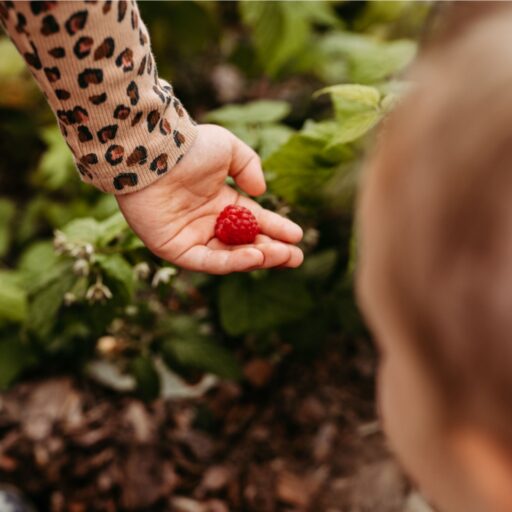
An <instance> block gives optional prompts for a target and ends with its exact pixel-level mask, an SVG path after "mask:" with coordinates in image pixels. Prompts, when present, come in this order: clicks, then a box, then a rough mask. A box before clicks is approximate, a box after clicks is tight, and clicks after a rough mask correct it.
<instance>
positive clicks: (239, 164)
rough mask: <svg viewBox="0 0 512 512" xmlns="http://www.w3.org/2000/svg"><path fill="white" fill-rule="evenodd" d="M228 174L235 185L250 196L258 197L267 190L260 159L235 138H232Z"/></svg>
mask: <svg viewBox="0 0 512 512" xmlns="http://www.w3.org/2000/svg"><path fill="white" fill-rule="evenodd" d="M229 174H230V176H232V177H233V179H234V180H235V183H236V184H237V185H238V186H239V187H240V188H241V189H242V190H243V191H244V192H247V194H249V195H251V196H259V195H261V194H263V192H265V190H266V189H267V186H266V184H265V177H264V175H263V170H262V168H261V160H260V157H259V156H258V154H257V153H256V151H254V150H253V149H252V148H251V147H250V146H248V145H247V144H246V143H245V142H242V141H241V140H240V139H239V138H237V137H234V141H233V152H232V160H231V165H230V169H229Z"/></svg>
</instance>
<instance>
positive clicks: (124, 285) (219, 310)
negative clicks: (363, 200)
mask: <svg viewBox="0 0 512 512" xmlns="http://www.w3.org/2000/svg"><path fill="white" fill-rule="evenodd" d="M379 4H380V2H379ZM385 4H386V5H382V6H380V7H378V8H377V7H375V6H373V7H372V5H373V4H372V3H371V2H369V3H366V4H365V5H364V6H363V7H359V6H358V9H355V10H354V12H355V14H349V15H345V13H346V12H352V11H351V10H350V9H346V7H347V4H346V3H342V2H323V1H319V2H302V1H301V2H260V1H256V2H245V1H244V2H238V3H237V4H234V8H233V7H232V6H231V5H232V4H228V5H226V4H224V3H211V2H209V3H203V2H196V3H187V2H182V3H180V2H176V3H171V4H169V5H166V6H162V7H161V6H160V5H159V4H155V5H156V6H154V5H152V4H151V3H147V4H144V5H143V6H142V9H143V10H144V11H146V12H147V14H148V16H147V18H146V19H147V20H149V24H150V31H151V32H152V34H153V35H154V37H153V42H154V44H153V47H154V48H155V49H156V51H157V52H160V55H158V56H157V57H158V60H159V62H162V63H163V64H162V66H163V69H164V70H166V71H168V72H169V73H171V74H172V73H175V77H176V80H177V84H175V85H177V86H176V90H177V91H180V88H181V89H182V90H183V92H184V93H185V95H186V94H187V92H189V91H196V90H197V88H198V87H199V86H201V87H203V85H204V84H208V83H209V81H210V75H211V74H212V69H214V68H216V67H218V66H219V64H221V65H222V66H225V65H229V66H232V67H233V66H236V67H237V73H238V74H239V75H240V76H242V78H243V83H245V84H246V88H245V89H244V91H243V92H242V93H241V94H240V96H239V98H238V100H237V101H236V102H235V103H232V104H228V105H222V106H219V105H218V103H216V102H215V101H212V100H211V99H210V97H207V95H205V94H203V95H202V96H201V97H200V99H198V100H197V101H198V102H199V104H198V105H196V106H195V105H193V104H191V105H189V108H191V109H194V108H196V109H197V117H198V118H200V119H201V120H202V121H207V122H214V123H218V124H221V125H223V126H225V127H226V128H228V129H229V130H231V131H233V132H234V133H235V134H236V135H237V136H239V137H240V138H242V139H243V140H245V141H246V142H247V143H248V144H249V145H251V146H252V147H253V148H254V149H255V150H256V151H257V152H258V153H259V154H260V155H261V157H262V162H263V167H264V170H265V174H266V178H267V183H268V192H267V193H266V194H265V196H264V197H263V198H262V199H261V201H262V203H264V205H265V206H266V207H268V208H274V209H275V210H276V211H278V212H279V213H281V214H283V215H292V216H293V217H294V218H295V220H297V221H298V222H299V223H300V224H301V225H302V226H303V227H304V230H305V236H304V242H303V249H304V251H305V253H306V260H305V263H304V265H303V266H302V267H301V268H300V269H297V270H294V271H282V270H275V271H259V272H253V273H250V274H240V275H230V276H225V277H222V278H220V277H212V276H206V275H201V274H193V273H189V272H184V271H180V270H179V269H176V268H174V267H173V266H171V265H168V264H167V263H165V262H162V261H159V260H158V259H157V258H155V257H154V256H153V255H151V254H150V253H149V252H148V251H147V250H146V249H145V248H144V247H143V245H142V243H141V242H140V240H138V238H137V237H136V236H135V235H134V234H133V233H132V232H131V231H130V229H129V228H128V226H127V225H126V222H125V221H124V219H123V217H122V216H121V215H120V214H119V213H118V210H117V205H116V202H115V200H114V199H113V198H112V197H111V196H106V195H102V194H101V193H99V192H98V191H96V190H94V189H92V188H90V187H87V186H85V185H82V184H81V183H80V182H79V180H78V179H77V178H75V177H74V176H73V174H74V172H75V171H74V170H73V165H72V163H71V156H70V154H69V151H68V149H67V146H66V144H65V142H64V141H63V139H62V137H61V135H60V132H59V130H58V128H57V126H56V124H55V121H54V120H53V118H52V117H51V116H50V113H49V111H48V109H47V107H46V106H45V104H44V100H43V98H42V97H41V95H39V96H37V95H35V96H33V90H34V88H33V84H31V82H29V81H28V80H27V73H26V70H25V68H24V67H22V66H21V60H20V58H18V56H17V53H16V52H15V51H14V48H13V47H12V45H10V43H8V42H7V41H6V40H5V39H0V56H1V57H2V58H1V59H0V77H1V80H0V82H1V83H0V92H2V100H1V101H0V109H1V110H0V113H1V114H7V115H1V116H0V145H1V148H0V149H1V150H2V154H3V155H4V158H3V159H2V162H0V166H1V167H2V168H1V169H0V171H2V172H0V180H2V181H1V182H0V183H1V184H2V187H4V186H5V187H6V188H5V190H7V191H9V192H8V193H3V196H4V197H1V198H0V388H5V387H6V386H9V385H11V384H12V383H13V382H15V381H16V380H17V379H20V378H22V377H23V375H24V374H25V373H27V372H34V371H64V372H69V371H84V372H85V373H86V374H87V375H89V376H90V377H91V378H94V379H96V380H98V381H99V382H101V383H102V384H103V385H105V386H109V387H112V388H114V389H116V390H118V391H120V392H127V391H129V392H136V393H138V394H139V395H140V396H141V397H143V398H145V399H148V400H150V399H152V398H154V397H156V396H158V395H159V394H161V395H162V396H165V397H169V396H195V395H196V394H197V393H200V392H202V391H204V390H205V389H208V386H209V385H211V382H212V381H211V378H210V377H211V375H210V374H215V375H217V376H220V377H222V378H230V379H241V378H243V371H242V366H243V364H244V361H245V360H246V359H247V358H251V357H253V356H254V355H258V357H261V356H268V357H272V358H274V359H275V358H278V357H281V354H283V353H285V352H287V351H288V350H289V347H292V349H293V350H294V351H295V352H296V353H297V354H301V353H305V354H314V353H315V352H316V351H318V350H319V347H320V346H321V344H322V342H323V340H325V339H327V338H328V337H332V335H333V334H335V335H336V336H338V337H340V338H342V337H343V336H344V335H355V334H358V333H360V332H361V330H362V329H363V327H362V324H361V322H360V320H359V317H358V314H357V308H356V306H355V303H354V300H353V293H352V274H353V269H354V265H355V260H356V251H355V242H354V240H355V238H356V237H355V234H354V232H353V213H352V209H353V199H354V196H355V193H356V190H357V183H358V180H359V172H360V168H361V161H362V158H363V157H364V153H365V150H366V147H367V144H368V142H369V141H370V140H371V134H372V132H373V130H374V128H375V127H376V126H377V125H378V124H379V122H380V121H381V120H382V118H383V117H384V116H385V115H386V114H387V112H389V111H390V110H391V109H392V108H393V106H394V104H395V103H396V101H397V99H398V98H399V97H400V95H401V94H402V93H403V91H404V90H406V84H404V83H403V82H401V81H400V80H399V77H398V74H399V73H400V72H401V71H402V70H403V69H405V68H406V67H407V66H408V64H409V63H410V61H411V59H412V58H413V56H414V54H415V43H414V41H413V40H412V39H411V38H409V36H410V35H411V34H415V33H416V32H417V28H418V27H419V22H418V20H419V19H421V18H422V17H423V16H424V14H425V7H424V6H423V5H419V4H416V3H407V2H405V3H401V4H400V6H398V5H394V4H393V2H391V3H389V2H386V3H385ZM390 4H393V5H390ZM348 7H350V4H349V5H348ZM161 9H164V10H165V12H169V13H172V14H173V15H175V16H170V15H169V16H167V17H162V16H161ZM237 12H238V14H239V18H238V19H237V18H236V14H237ZM189 14H190V16H189ZM409 19H411V20H413V22H411V23H409V22H408V21H407V20H409ZM176 20H178V21H176ZM187 20H193V23H194V24H195V25H197V26H201V27H203V28H204V31H205V33H207V37H206V39H205V40H204V39H203V38H202V37H198V36H197V34H198V31H197V30H196V27H195V26H194V27H191V26H189V25H187V23H189V21H187ZM169 24H170V26H171V29H168V28H169ZM173 24H176V25H179V27H175V26H174V25H173ZM383 27H384V29H385V30H384V29H383ZM415 27H416V28H415ZM174 28H176V30H174ZM415 30H416V32H415ZM170 34H173V35H172V36H171V35H170ZM188 35H190V38H189V39H187V37H188ZM178 36H179V37H178ZM205 41H207V46H208V49H207V51H206V49H205V44H206V43H205ZM169 48H172V49H173V50H175V51H176V60H173V59H172V58H171V59H169V60H170V61H171V62H170V63H166V61H165V58H166V57H167V53H168V51H169ZM190 48H194V49H195V50H194V51H197V52H200V51H201V52H202V51H203V50H205V51H204V53H202V54H201V57H200V58H199V57H198V58H197V60H194V58H192V57H191V56H190V51H191V50H190ZM254 56H256V61H257V65H256V68H255V66H254V61H255V59H254ZM216 59H217V60H216ZM180 66H181V67H180ZM222 66H221V69H225V68H222ZM203 68H204V69H203ZM161 69H162V68H161ZM184 76H185V78H183V77H184ZM190 77H192V78H190ZM170 78H173V76H171V77H170ZM187 80H188V82H187ZM198 84H199V85H198ZM205 87H206V86H205ZM294 88H295V89H300V90H301V91H302V94H301V95H299V97H300V98H301V99H300V100H297V96H294V95H293V94H291V93H290V90H295V89H294ZM17 90H19V91H21V92H20V95H17V93H16V91H17ZM313 90H316V93H315V94H314V95H311V94H310V91H313ZM31 91H32V92H31ZM304 91H306V92H304ZM21 93H22V94H21ZM327 98H328V100H327ZM301 101H302V102H304V104H302V103H300V102H301ZM34 105H35V106H34ZM302 113H304V114H302ZM20 146H23V147H26V148H27V152H26V154H23V155H22V157H23V158H20V154H19V152H18V151H13V150H12V148H19V147H20ZM11 167H12V168H11ZM2 190H3V188H2ZM284 347H288V348H287V349H286V350H285V349H284ZM202 376H203V377H202ZM186 379H192V380H193V381H194V382H198V384H197V385H190V384H188V383H187V381H186ZM198 379H199V380H198Z"/></svg>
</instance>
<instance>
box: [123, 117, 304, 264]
mask: <svg viewBox="0 0 512 512" xmlns="http://www.w3.org/2000/svg"><path fill="white" fill-rule="evenodd" d="M228 175H229V176H232V177H233V179H234V180H235V182H236V184H237V185H238V187H240V189H242V190H243V191H244V192H246V193H247V194H249V195H252V196H257V195H260V194H262V193H263V192H265V179H264V177H263V172H262V169H261V163H260V159H259V157H258V155H257V154H256V153H255V152H254V151H253V150H252V149H251V148H250V147H249V146H247V145H246V144H245V143H244V142H242V141H241V140H240V139H238V138H237V137H235V136H234V135H233V134H232V133H231V132H230V131H228V130H226V129H225V128H221V127H220V126H215V125H208V124H205V125H200V126H198V134H197V137H196V139H195V141H194V143H193V145H192V147H191V148H190V150H189V151H188V152H187V153H186V155H185V157H184V158H183V159H182V160H181V161H180V162H179V163H178V164H177V165H176V166H175V167H174V168H173V169H172V170H171V171H170V172H169V173H168V174H166V175H165V176H164V177H162V178H161V179H160V180H158V181H156V182H155V183H153V184H152V185H150V186H148V187H146V188H144V189H142V190H140V191H138V192H134V193H132V194H126V195H120V196H117V201H118V203H119V207H120V208H121V211H122V212H123V214H124V216H125V218H126V220H127V222H128V223H129V224H130V226H131V227H132V229H133V230H134V231H135V232H136V233H137V235H138V236H139V237H140V238H141V240H142V241H143V242H144V243H145V245H146V246H147V247H148V248H149V249H150V250H151V251H152V252H153V253H155V254H156V255H157V256H160V257H161V258H163V259H165V260H167V261H170V262H171V263H174V264H176V265H179V266H181V267H183V268H187V269H190V270H195V271H201V272H208V273H211V274H227V273H230V272H240V271H246V270H251V269H258V268H270V267H283V266H284V267H297V266H299V265H300V264H301V263H302V260H303V255H302V251H301V250H300V249H299V248H298V247H296V246H295V245H293V244H296V243H298V242H299V241H300V240H301V238H302V229H301V228H300V227H299V226H298V225H297V224H295V223H294V222H292V221H290V220H289V219H286V218H284V217H281V216H280V215H277V214H276V213H274V212H271V211H269V210H265V209H264V208H262V207H261V206H260V205H259V204H258V203H256V202H255V201H253V200H252V199H249V198H248V197H245V196H244V195H241V194H240V193H239V192H238V191H237V190H235V189H234V188H232V187H230V186H229V185H227V184H226V182H225V180H226V177H227V176H228ZM229 204H237V205H240V206H245V207H246V208H248V209H249V210H251V211H252V212H253V214H254V215H255V217H256V219H257V220H258V223H259V225H260V228H261V234H259V235H258V236H257V238H256V240H255V241H254V243H253V244H247V245H238V246H229V245H225V244H223V243H222V242H220V240H218V239H217V238H215V234H214V227H215V221H216V219H217V216H218V215H219V213H220V212H221V211H222V210H223V208H224V207H225V206H227V205H229Z"/></svg>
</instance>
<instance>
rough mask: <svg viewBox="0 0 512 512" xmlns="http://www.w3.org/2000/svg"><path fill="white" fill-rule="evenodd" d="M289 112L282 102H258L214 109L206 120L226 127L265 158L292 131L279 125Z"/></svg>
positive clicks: (288, 108) (283, 141)
mask: <svg viewBox="0 0 512 512" xmlns="http://www.w3.org/2000/svg"><path fill="white" fill-rule="evenodd" d="M289 113H290V105H289V104H288V103H286V102H285V101H276V100H273V101H270V100H258V101H252V102H250V103H246V104H245V105H227V106H224V107H221V108H219V109H217V110H213V111H211V112H209V113H208V114H207V115H206V116H205V121H208V122H212V123H217V124H221V125H223V126H225V127H226V128H228V129H229V130H231V131H232V132H233V133H234V134H235V135H237V136H238V137H240V138H241V139H242V140H244V141H245V142H246V143H247V144H249V146H252V147H253V148H254V149H255V150H256V151H258V152H259V153H260V155H261V156H262V157H263V158H264V157H265V156H267V155H268V154H270V153H272V152H273V151H274V150H275V149H277V148H278V147H279V146H280V145H281V144H284V143H285V142H286V141H287V140H288V139H289V138H290V136H291V135H292V134H293V130H291V129H290V128H289V127H288V126H286V125H284V124H281V123H280V122H279V121H282V120H283V119H284V118H285V117H286V116H287V115H288V114H289Z"/></svg>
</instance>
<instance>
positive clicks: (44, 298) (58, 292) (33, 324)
mask: <svg viewBox="0 0 512 512" xmlns="http://www.w3.org/2000/svg"><path fill="white" fill-rule="evenodd" d="M66 263H67V265H66V266H63V267H61V271H60V272H59V274H58V275H57V276H55V278H54V279H52V280H51V281H49V282H48V283H47V284H46V285H45V286H44V287H41V288H39V289H38V290H37V291H36V292H35V293H34V294H33V295H32V296H31V297H30V301H29V309H28V316H27V322H26V324H27V327H28V329H29V330H31V331H32V332H34V333H35V334H37V335H38V337H40V338H41V339H45V338H46V337H47V336H48V335H49V333H50V331H51V329H52V327H53V325H54V323H55V320H56V318H57V313H58V312H59V309H60V307H61V305H62V301H63V299H64V294H65V293H66V292H67V291H69V290H70V289H71V287H72V286H73V284H74V282H75V281H76V276H75V275H74V274H73V273H72V272H71V262H66Z"/></svg>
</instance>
